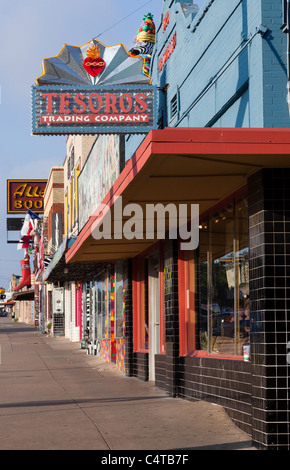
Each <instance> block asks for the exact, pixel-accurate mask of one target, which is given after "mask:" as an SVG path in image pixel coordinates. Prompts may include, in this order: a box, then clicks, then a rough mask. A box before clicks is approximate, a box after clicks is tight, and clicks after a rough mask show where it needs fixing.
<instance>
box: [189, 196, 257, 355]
mask: <svg viewBox="0 0 290 470" xmlns="http://www.w3.org/2000/svg"><path fill="white" fill-rule="evenodd" d="M181 288H182V291H183V294H182V295H184V297H185V300H184V311H185V314H184V317H185V321H184V324H183V328H184V333H183V336H181V340H182V341H183V342H185V343H186V344H185V347H184V346H183V347H182V349H181V351H183V352H184V353H185V354H190V353H191V351H192V350H193V349H194V350H198V349H199V350H205V351H207V352H209V353H216V354H222V355H241V354H242V347H243V344H244V343H245V341H247V340H248V338H249V334H250V322H249V252H248V210H247V198H246V197H244V198H242V199H237V200H233V201H232V202H231V203H230V204H227V205H225V206H224V207H221V208H220V209H219V210H218V211H216V213H214V214H211V215H210V216H208V217H207V218H205V219H204V220H202V221H201V223H200V243H199V248H198V250H196V251H195V252H192V253H189V254H187V255H186V274H185V275H184V287H181Z"/></svg>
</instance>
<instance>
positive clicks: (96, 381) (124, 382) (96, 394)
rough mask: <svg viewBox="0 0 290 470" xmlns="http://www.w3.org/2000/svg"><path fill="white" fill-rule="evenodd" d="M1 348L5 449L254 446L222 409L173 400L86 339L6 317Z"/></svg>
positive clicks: (0, 420)
mask: <svg viewBox="0 0 290 470" xmlns="http://www.w3.org/2000/svg"><path fill="white" fill-rule="evenodd" d="M0 348H1V350H0V352H1V357H0V430H1V439H0V450H78V451H82V450H86V451H88V450H90V451H101V457H102V458H103V456H107V457H106V458H108V455H109V458H110V459H112V458H113V457H112V456H113V455H116V454H114V453H113V452H115V451H124V450H126V451H136V452H138V451H145V453H146V452H148V451H149V450H150V451H152V450H153V451H165V453H166V454H168V453H169V454H170V455H171V454H172V455H177V454H178V455H181V454H182V455H187V454H188V455H189V454H190V453H191V452H192V451H194V450H207V451H208V450H239V451H240V450H254V448H253V447H252V443H251V439H250V437H249V436H248V435H247V434H245V433H243V432H242V431H241V430H239V429H238V428H237V427H236V426H235V425H234V424H233V423H232V421H231V420H230V418H229V417H228V415H227V414H226V412H225V411H224V409H223V408H222V407H220V406H216V405H214V404H211V403H206V402H203V401H193V402H191V401H186V400H182V399H179V398H172V397H169V396H168V395H167V394H166V393H165V392H164V391H162V390H160V389H158V388H157V387H155V386H154V384H153V383H151V382H143V381H141V380H139V379H136V378H133V377H126V376H124V375H123V374H122V373H121V372H120V371H119V370H118V369H117V367H116V366H115V365H114V364H108V363H107V362H105V361H104V360H102V359H100V358H97V357H96V356H92V355H88V354H87V353H86V351H84V350H82V349H81V348H80V343H79V342H77V343H72V342H71V341H69V340H68V339H66V338H64V337H58V338H54V337H50V336H47V335H45V334H43V333H41V332H39V331H37V330H36V329H35V328H33V327H31V326H29V325H26V324H24V323H18V322H17V323H15V322H13V321H12V320H11V319H10V318H0ZM108 452H109V453H108ZM159 453H160V452H159ZM98 455H100V453H99V454H98ZM128 455H129V454H128ZM130 455H131V454H130ZM148 455H149V454H148ZM150 455H151V454H150ZM101 457H100V458H101ZM175 458H177V457H175ZM102 463H104V462H102ZM107 463H109V462H107ZM110 463H111V464H112V463H113V464H115V463H117V461H116V462H112V460H111V462H110ZM118 463H120V462H118ZM146 463H150V462H149V461H148V462H146ZM154 463H156V462H154ZM160 463H166V462H160ZM167 463H168V462H167ZM169 463H171V462H169ZM175 463H177V462H175ZM150 464H151V463H150ZM128 466H129V467H130V466H131V465H130V462H128Z"/></svg>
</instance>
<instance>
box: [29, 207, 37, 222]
mask: <svg viewBox="0 0 290 470" xmlns="http://www.w3.org/2000/svg"><path fill="white" fill-rule="evenodd" d="M27 214H28V215H30V217H31V219H39V220H40V217H39V215H37V214H35V213H34V212H32V211H31V210H30V209H28V211H27Z"/></svg>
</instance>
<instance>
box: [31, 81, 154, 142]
mask: <svg viewBox="0 0 290 470" xmlns="http://www.w3.org/2000/svg"><path fill="white" fill-rule="evenodd" d="M32 99H33V119H32V121H33V124H32V125H33V129H32V132H33V134H81V133H95V134H97V133H103V134H114V133H118V134H120V133H146V132H148V131H149V130H150V129H152V128H154V127H155V125H156V123H155V114H156V113H155V112H154V111H155V109H154V108H155V105H156V104H155V90H154V88H153V87H151V86H142V85H140V86H134V87H130V86H126V87H115V88H114V89H108V88H104V87H99V88H98V87H93V86H84V87H77V86H76V87H71V86H63V87H58V86H50V87H46V86H34V87H33V93H32Z"/></svg>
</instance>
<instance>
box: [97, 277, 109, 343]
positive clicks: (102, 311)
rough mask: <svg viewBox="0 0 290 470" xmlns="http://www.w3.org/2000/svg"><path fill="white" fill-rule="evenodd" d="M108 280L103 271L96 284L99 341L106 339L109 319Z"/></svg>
mask: <svg viewBox="0 0 290 470" xmlns="http://www.w3.org/2000/svg"><path fill="white" fill-rule="evenodd" d="M106 288H107V280H106V271H103V272H102V273H101V274H100V275H99V276H98V278H97V281H96V283H95V309H96V319H95V325H96V332H95V336H96V338H97V339H104V338H105V325H106V317H107V292H106Z"/></svg>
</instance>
